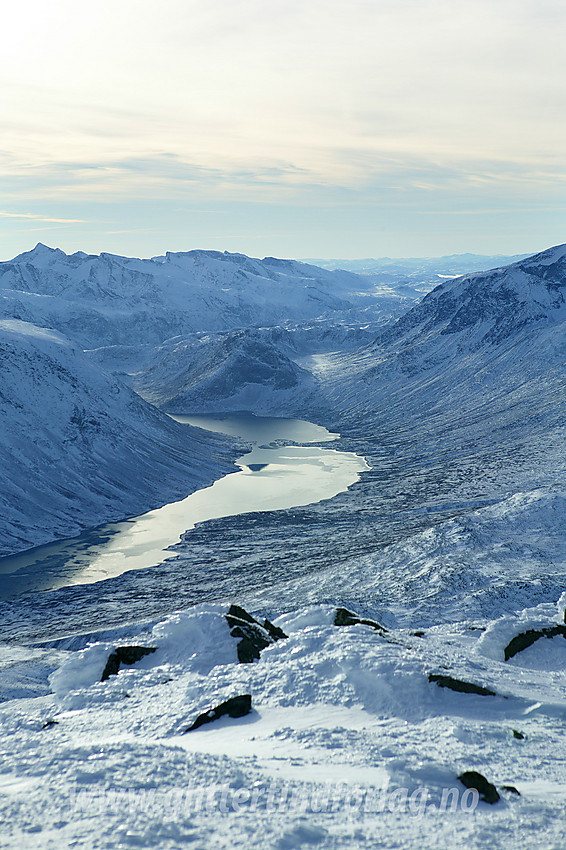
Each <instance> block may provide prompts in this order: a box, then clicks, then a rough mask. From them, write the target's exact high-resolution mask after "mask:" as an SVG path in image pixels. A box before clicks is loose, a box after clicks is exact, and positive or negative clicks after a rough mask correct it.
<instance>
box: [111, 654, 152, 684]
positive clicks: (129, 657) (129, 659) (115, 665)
mask: <svg viewBox="0 0 566 850" xmlns="http://www.w3.org/2000/svg"><path fill="white" fill-rule="evenodd" d="M155 650H156V647H155V646H117V647H116V649H115V650H114V652H111V653H110V655H109V656H108V661H107V662H106V667H105V668H104V670H103V672H102V676H101V678H100V681H101V682H105V681H106V679H108V678H109V677H110V676H115V675H116V674H117V672H118V670H119V669H120V667H122V665H125V666H126V667H130V666H131V665H132V664H135V663H136V661H139V660H140V658H143V657H144V655H150V654H151V653H152V652H155Z"/></svg>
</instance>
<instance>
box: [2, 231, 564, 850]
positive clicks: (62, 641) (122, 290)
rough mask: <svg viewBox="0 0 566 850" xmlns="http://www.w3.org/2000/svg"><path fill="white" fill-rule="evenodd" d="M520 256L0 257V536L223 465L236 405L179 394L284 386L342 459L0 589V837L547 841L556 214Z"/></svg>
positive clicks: (108, 509) (557, 670) (69, 521)
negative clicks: (247, 505)
mask: <svg viewBox="0 0 566 850" xmlns="http://www.w3.org/2000/svg"><path fill="white" fill-rule="evenodd" d="M513 259H515V260H516V261H515V262H513V263H511V264H508V265H500V266H499V267H497V268H491V269H487V270H478V269H480V268H481V265H482V264H481V262H480V261H479V258H475V257H474V258H467V259H466V260H464V259H462V260H461V262H462V263H464V262H467V263H469V264H472V266H471V267H470V266H466V267H464V268H462V267H460V269H461V270H463V271H464V272H466V273H465V274H463V276H460V277H457V278H452V277H451V274H452V271H450V270H454V269H455V268H456V269H457V268H458V261H457V258H442V260H443V262H442V263H440V262H439V263H438V264H437V265H436V266H435V265H434V262H433V261H430V264H429V265H426V264H423V263H422V262H421V261H419V262H420V265H417V266H415V263H417V261H413V263H412V264H411V263H410V262H409V261H406V263H405V266H403V261H398V264H397V265H395V266H394V267H393V268H392V269H391V268H390V269H389V271H388V269H387V264H386V263H382V264H381V266H378V265H376V263H377V261H375V263H374V264H373V265H370V264H369V261H360V263H364V265H361V266H356V267H355V268H354V269H353V270H351V271H344V270H336V269H333V268H331V267H330V266H331V264H330V262H329V267H328V268H325V269H323V268H319V267H316V266H313V265H310V264H307V263H302V262H298V261H290V260H277V259H275V258H271V257H268V258H265V259H263V260H259V259H253V258H249V257H245V256H244V255H241V254H220V253H217V252H211V251H191V252H187V253H181V254H172V253H168V254H166V255H165V256H163V257H156V258H153V259H150V260H140V259H130V258H124V257H116V256H112V255H109V254H102V255H100V256H91V255H87V254H84V253H82V252H78V253H76V254H73V255H69V256H67V255H66V254H64V253H63V252H62V251H58V250H53V249H49V248H46V247H45V246H42V245H38V246H37V247H36V248H35V249H34V250H33V251H30V252H27V253H26V254H22V255H20V256H18V257H16V258H15V259H14V260H12V261H10V262H5V263H0V355H1V357H2V372H1V383H0V401H1V405H2V442H1V443H0V452H1V453H2V454H1V459H2V479H3V480H2V490H1V493H0V508H1V512H2V522H1V524H0V547H1V548H0V554H3V555H8V554H11V553H15V552H20V551H23V550H26V549H28V548H30V547H32V546H35V545H38V544H40V543H48V542H49V541H51V540H54V539H57V538H65V537H71V536H73V535H76V534H78V533H79V531H81V530H84V529H88V528H91V527H93V526H96V525H101V524H102V523H104V522H108V521H112V520H116V519H121V518H125V517H129V516H134V515H136V514H140V513H142V512H143V511H149V510H150V509H151V508H156V507H159V506H160V505H162V504H164V503H165V502H170V501H174V500H176V499H181V498H182V497H183V496H186V495H187V494H188V493H190V492H192V491H194V490H196V489H198V488H203V487H206V486H207V485H209V484H210V483H211V482H212V481H213V480H214V479H218V478H219V477H221V476H222V475H226V474H228V473H230V472H233V471H234V470H235V468H236V467H235V466H234V460H235V459H236V457H237V456H238V455H240V454H241V453H242V446H243V442H242V439H241V438H240V439H238V437H228V436H226V435H221V434H218V433H213V432H211V431H204V430H201V429H196V428H193V427H191V426H187V425H182V424H180V423H179V422H176V421H174V420H173V419H172V418H170V416H168V414H175V415H179V416H182V415H189V414H205V413H206V414H212V413H216V414H222V413H227V412H228V411H232V412H234V411H248V412H252V413H256V414H260V415H272V416H282V417H287V418H289V419H303V420H307V421H309V422H313V423H317V424H318V425H321V426H324V427H325V428H327V429H329V430H330V431H332V432H334V433H338V434H339V435H340V436H339V438H338V439H336V440H334V441H333V442H332V444H331V447H332V449H333V450H335V451H340V452H344V453H351V454H353V455H355V456H358V457H360V458H363V459H364V461H365V471H361V472H360V474H359V475H357V476H356V480H355V481H354V483H352V484H351V485H350V486H348V487H347V488H346V487H344V489H342V491H341V492H339V493H338V495H335V496H334V497H333V498H329V499H324V500H322V501H314V502H313V503H311V504H309V503H308V500H307V502H305V501H304V500H303V501H302V502H300V503H299V502H298V503H297V505H296V506H295V507H291V508H288V509H284V510H269V509H268V508H267V506H266V507H265V508H264V509H263V510H261V511H253V512H248V513H238V514H234V515H233V516H220V517H217V518H216V519H211V520H210V521H208V522H203V523H201V524H198V525H197V526H196V527H195V528H192V529H190V530H187V531H186V533H185V534H183V535H182V539H181V540H180V542H175V541H171V543H172V547H171V552H170V554H171V556H172V557H171V558H170V559H168V560H167V561H164V562H163V563H161V564H158V565H156V566H153V567H150V568H148V569H144V570H135V571H128V572H124V573H123V574H122V575H119V576H115V577H113V578H110V579H108V580H107V581H104V582H97V583H93V584H85V585H73V584H71V583H70V584H69V586H67V587H62V588H60V589H58V590H55V591H53V592H51V593H32V594H27V595H19V596H16V595H14V596H13V597H11V598H10V594H9V593H7V594H6V598H5V599H4V600H3V601H1V602H0V619H1V622H2V635H1V641H2V642H1V643H0V665H1V671H2V677H1V680H0V699H1V700H2V702H0V726H1V729H2V732H1V735H2V738H1V752H2V757H1V766H0V807H1V810H2V818H3V824H4V825H3V833H4V834H3V838H4V840H5V842H6V846H8V847H14V848H16V847H17V848H28V847H29V848H42V850H43V848H50V847H54V848H59V847H72V846H80V847H92V848H99V847H100V848H102V847H104V848H118V847H120V848H122V847H124V848H125V847H148V848H155V847H159V848H178V847H184V846H194V847H214V848H217V847H218V848H220V847H226V848H228V847H243V846H250V845H253V846H264V847H269V848H271V847H273V848H280V850H283V848H288V850H295V848H299V847H310V846H316V847H321V848H366V847H367V848H370V847H371V848H375V847H384V848H389V847H397V846H399V847H408V848H412V847H415V848H416V847H419V848H436V847H460V846H461V847H464V846H466V847H468V848H480V847H481V848H483V847H485V846H486V845H487V846H490V847H508V846H512V847H514V848H531V847H532V846H536V847H544V848H546V847H548V848H559V847H562V846H563V844H564V840H563V837H562V832H563V825H562V821H561V818H562V812H563V809H564V802H565V800H566V761H565V759H564V732H563V730H564V721H565V719H566V674H565V673H564V669H565V668H564V662H565V660H566V642H565V641H564V638H565V637H566V626H565V625H564V623H565V622H566V620H565V608H566V594H565V590H566V536H565V533H564V531H565V527H566V485H565V483H564V477H565V472H566V453H565V451H564V446H565V438H566V392H565V388H566V342H565V340H566V298H565V295H566V246H559V247H556V248H551V249H549V250H548V251H545V252H542V253H541V254H538V255H535V256H533V257H520V258H519V259H516V258H513ZM372 262H373V261H372ZM474 262H475V263H476V265H475V266H473V263H474ZM486 265H489V263H488V262H487V261H486ZM472 268H473V270H472ZM359 270H361V271H363V272H364V273H363V274H362V273H356V272H357V271H359ZM387 275H389V276H388V277H387ZM435 280H441V281H442V282H441V283H440V285H438V286H436V287H435V288H433V286H434V282H435ZM290 442H292V441H288V443H290ZM173 544H174V545H173ZM1 565H2V560H1V559H0V569H1ZM8 583H9V579H6V577H4V584H5V585H6V586H8ZM231 606H232V607H231ZM109 671H110V672H109ZM238 698H240V699H238ZM234 700H235V701H234ZM210 712H212V714H210ZM215 712H216V713H215ZM209 721H210V722H209ZM191 727H193V728H191ZM478 774H479V775H480V779H478V776H477V775H478ZM481 777H483V778H484V780H483V782H484V784H482V779H481Z"/></svg>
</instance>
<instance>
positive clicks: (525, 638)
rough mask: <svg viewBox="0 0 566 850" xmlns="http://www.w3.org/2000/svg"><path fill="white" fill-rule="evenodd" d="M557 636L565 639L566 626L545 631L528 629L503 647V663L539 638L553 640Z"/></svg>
mask: <svg viewBox="0 0 566 850" xmlns="http://www.w3.org/2000/svg"><path fill="white" fill-rule="evenodd" d="M558 635H562V637H564V638H566V626H550V627H549V628H546V629H528V631H526V632H522V633H521V634H520V635H517V636H516V637H514V638H513V640H510V641H509V643H508V644H507V646H506V647H505V661H509V659H510V658H513V656H514V655H517V653H518V652H521V651H522V650H523V649H527V647H529V646H532V644H533V643H534V642H535V641H537V640H538V639H539V638H542V637H545V638H553V637H557V636H558Z"/></svg>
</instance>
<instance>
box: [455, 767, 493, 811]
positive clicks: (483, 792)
mask: <svg viewBox="0 0 566 850" xmlns="http://www.w3.org/2000/svg"><path fill="white" fill-rule="evenodd" d="M458 779H459V780H460V782H461V783H462V785H465V786H466V788H475V790H476V791H477V792H478V793H479V795H480V800H483V801H484V803H492V804H493V803H497V801H498V800H499V799H500V797H499V794H498V793H497V788H496V787H495V785H492V784H491V782H488V781H487V779H486V778H485V776H482V775H481V773H478V772H477V770H467V771H466V772H465V773H462V774H460V776H459V777H458Z"/></svg>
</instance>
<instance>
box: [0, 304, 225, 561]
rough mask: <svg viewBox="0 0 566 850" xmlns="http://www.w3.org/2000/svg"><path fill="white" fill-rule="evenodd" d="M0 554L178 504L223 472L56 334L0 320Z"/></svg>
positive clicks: (204, 450) (203, 443)
mask: <svg viewBox="0 0 566 850" xmlns="http://www.w3.org/2000/svg"><path fill="white" fill-rule="evenodd" d="M0 364H1V372H0V403H1V407H2V435H1V440H0V470H1V471H0V478H1V486H0V514H1V517H2V522H1V524H0V554H1V555H4V554H8V553H12V552H16V551H19V550H21V549H26V548H28V547H30V546H33V545H36V544H39V543H43V542H46V541H49V540H52V539H54V538H58V537H68V536H70V535H72V534H76V533H78V532H79V531H80V530H81V529H83V528H85V527H89V526H94V525H98V524H100V523H102V522H106V521H111V520H116V519H121V518H123V517H124V516H131V515H135V514H139V513H141V512H143V511H145V510H148V509H149V508H151V507H156V506H158V505H159V504H163V503H164V502H166V501H171V500H172V499H175V498H181V497H183V496H185V495H186V494H187V493H189V492H191V490H194V489H196V488H197V487H201V486H205V485H206V484H208V483H210V482H211V481H212V480H213V479H214V478H217V477H218V476H219V475H221V474H222V473H223V472H227V471H229V469H230V468H231V465H230V464H229V458H228V450H227V447H226V445H224V444H223V443H222V441H221V440H217V439H214V438H209V437H207V436H205V435H203V433H202V432H200V431H198V430H196V429H193V428H189V427H187V426H181V425H179V424H178V423H176V422H174V421H172V420H171V419H170V418H169V417H167V416H164V415H163V414H161V413H159V412H158V411H157V410H156V409H155V408H154V407H151V405H149V404H147V403H146V402H144V401H143V400H142V399H141V398H140V397H139V396H137V395H136V394H135V393H134V392H132V391H131V390H130V389H129V388H128V387H126V386H125V385H124V384H122V383H120V382H119V381H117V380H116V379H114V378H112V377H111V376H110V375H108V374H107V373H105V372H103V371H102V370H101V369H99V368H98V367H97V366H96V365H93V364H92V363H91V362H90V361H89V360H88V358H87V357H86V356H85V355H84V354H83V352H82V351H81V350H80V349H79V348H78V347H77V346H76V345H75V344H73V343H71V342H70V341H69V340H67V339H65V338H64V337H62V336H61V335H60V334H59V333H57V332H56V331H52V330H49V329H45V328H38V327H37V326H35V325H31V324H29V323H26V322H22V321H19V320H13V319H9V320H3V321H0Z"/></svg>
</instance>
